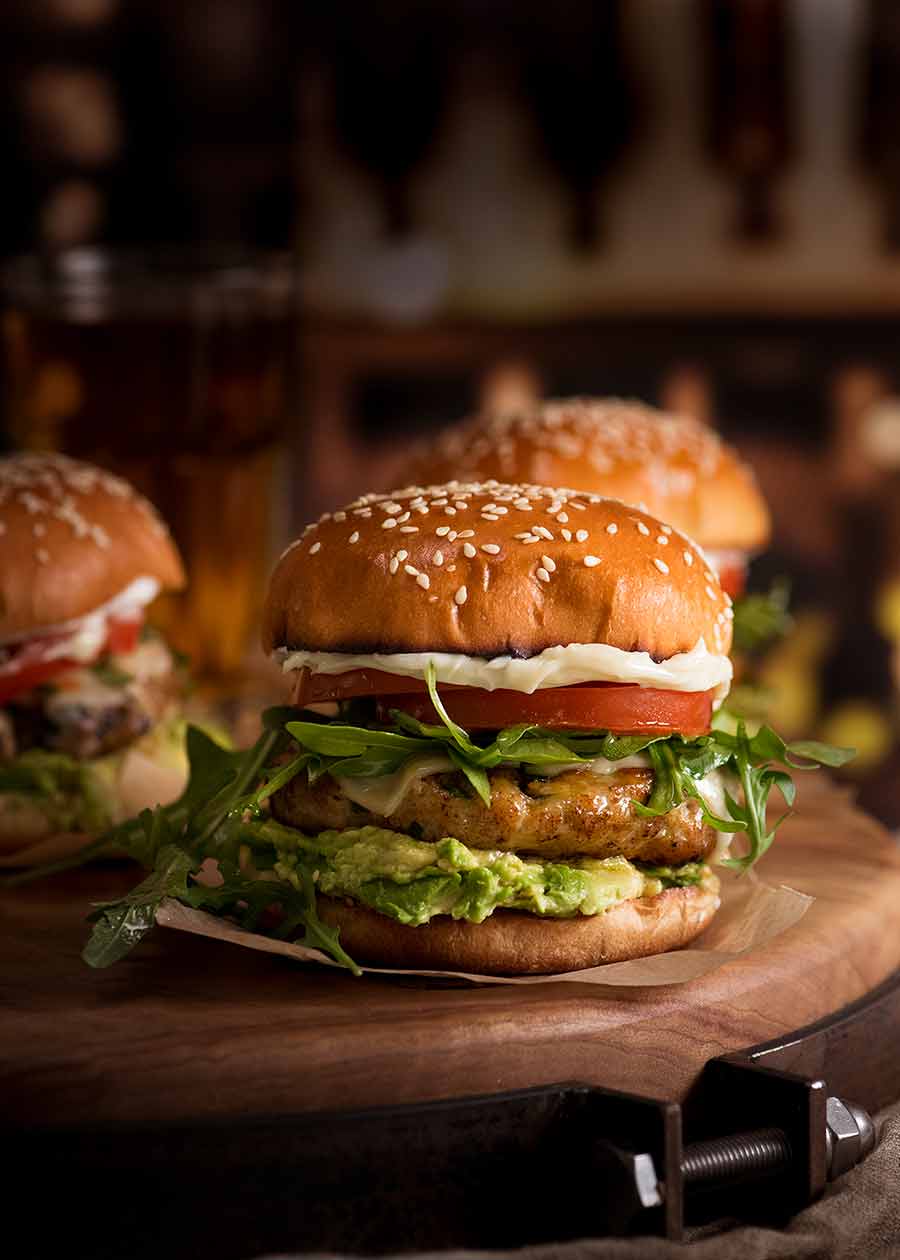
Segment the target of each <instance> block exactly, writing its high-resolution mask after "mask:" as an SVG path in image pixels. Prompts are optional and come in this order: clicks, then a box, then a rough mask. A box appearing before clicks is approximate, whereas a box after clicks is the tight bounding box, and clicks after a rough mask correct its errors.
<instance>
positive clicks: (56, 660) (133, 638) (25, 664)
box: [0, 617, 141, 704]
mask: <svg viewBox="0 0 900 1260" xmlns="http://www.w3.org/2000/svg"><path fill="white" fill-rule="evenodd" d="M140 631H141V618H139V617H137V618H134V617H132V618H129V619H128V620H124V619H122V618H121V617H119V618H114V617H110V618H109V620H108V621H107V634H106V640H105V642H104V644H103V646H102V647H101V648H100V650H99V652H98V653H97V655H96V656H95V657H94V658H93V659H94V660H97V659H99V657H101V656H103V655H104V654H105V653H107V652H112V653H114V654H116V655H122V654H124V653H127V652H133V651H134V649H135V648H136V647H137V643H138V638H139V636H140ZM67 637H68V636H67V635H65V634H59V633H57V634H48V635H44V636H42V637H41V638H39V639H29V640H27V641H26V642H24V643H21V644H16V645H15V646H13V648H12V650H11V655H10V659H9V660H8V661H5V662H4V663H3V664H0V704H6V703H7V701H9V700H12V699H13V698H14V697H15V696H18V695H22V694H24V693H25V692H26V691H31V690H32V689H33V688H34V687H39V686H40V685H41V684H42V683H45V682H49V680H50V679H51V678H55V677H56V675H57V674H62V673H65V671H66V670H69V669H73V668H75V669H77V668H78V667H79V666H80V665H89V664H91V662H90V661H77V660H73V659H72V658H71V657H67V656H53V657H49V659H48V652H49V651H50V649H51V648H57V647H59V645H60V644H61V643H64V642H65V640H66V638H67Z"/></svg>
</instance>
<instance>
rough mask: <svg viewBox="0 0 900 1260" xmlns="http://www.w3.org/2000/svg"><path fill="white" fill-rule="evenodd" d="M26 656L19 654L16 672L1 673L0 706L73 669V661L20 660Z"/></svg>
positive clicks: (33, 658)
mask: <svg viewBox="0 0 900 1260" xmlns="http://www.w3.org/2000/svg"><path fill="white" fill-rule="evenodd" d="M25 655H26V653H24V652H22V653H19V654H18V656H17V658H16V662H15V670H10V671H9V673H7V672H6V671H4V672H3V673H0V704H6V702H7V700H11V699H12V698H13V696H17V695H19V694H20V693H21V692H25V691H31V689H32V688H33V687H39V686H40V685H41V683H45V682H47V681H48V680H49V679H51V678H53V677H54V676H55V675H56V674H61V673H64V672H65V670H67V669H71V667H72V662H71V661H66V660H62V659H58V660H54V661H42V660H39V659H37V658H35V657H32V658H31V659H30V660H23V659H20V658H22V657H24V656H25Z"/></svg>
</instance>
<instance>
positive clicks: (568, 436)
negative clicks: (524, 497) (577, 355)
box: [407, 398, 786, 650]
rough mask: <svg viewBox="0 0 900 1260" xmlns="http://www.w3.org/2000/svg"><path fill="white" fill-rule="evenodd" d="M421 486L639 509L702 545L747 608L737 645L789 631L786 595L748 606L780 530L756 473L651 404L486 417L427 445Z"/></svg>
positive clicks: (418, 459)
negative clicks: (505, 487)
mask: <svg viewBox="0 0 900 1260" xmlns="http://www.w3.org/2000/svg"><path fill="white" fill-rule="evenodd" d="M407 472H408V475H409V478H410V480H411V481H413V482H416V483H428V482H435V481H448V480H449V479H450V478H453V477H457V478H460V479H462V480H477V481H486V480H488V479H489V478H491V477H495V478H497V479H498V480H499V481H525V482H536V483H538V484H541V485H552V486H571V487H572V488H574V489H576V490H587V491H592V492H594V493H595V494H604V495H609V496H611V497H612V498H616V499H622V500H624V502H626V503H639V504H641V505H642V506H644V507H646V508H647V510H648V511H649V512H652V513H653V514H654V515H656V516H658V517H659V518H660V519H661V520H664V521H668V522H669V523H670V524H671V525H674V526H675V528H676V529H680V530H682V531H683V532H684V533H686V534H688V535H689V536H690V537H691V538H693V539H695V540H696V541H697V542H698V543H699V544H700V546H701V547H702V548H703V550H704V552H705V554H706V557H707V559H708V560H709V562H710V564H711V566H712V567H713V569H715V571H716V572H717V573H718V575H719V580H720V582H721V584H722V587H723V589H724V590H725V591H727V593H728V594H729V595H731V597H732V598H733V599H735V600H738V601H739V602H738V604H737V606H736V608H735V628H734V632H735V641H736V643H737V645H738V646H739V647H741V648H742V649H745V650H753V649H755V648H758V647H760V646H762V644H763V643H765V642H766V641H767V640H768V639H769V638H771V637H772V636H774V635H775V634H777V633H778V632H779V631H780V630H781V629H783V628H784V625H785V602H786V596H785V592H784V591H783V590H782V589H781V588H775V589H773V591H772V592H771V593H770V594H769V595H768V596H760V595H754V596H752V597H750V598H749V599H741V598H740V597H741V596H742V595H743V594H744V588H745V585H746V579H747V568H748V564H749V561H750V559H751V557H752V556H753V555H754V553H756V552H758V551H760V550H761V549H762V548H763V547H765V546H766V544H767V543H768V541H769V537H770V532H771V522H770V518H769V511H768V508H767V506H766V503H765V500H764V499H763V497H762V495H761V494H760V491H759V488H758V486H757V484H756V480H755V478H754V476H753V473H752V471H751V469H750V468H749V467H748V466H747V465H746V464H745V463H743V462H742V461H741V459H740V457H739V456H738V454H737V452H736V451H735V450H734V449H733V448H732V447H730V446H728V445H726V444H725V443H724V442H722V441H721V440H720V439H719V437H718V436H717V435H716V434H715V433H714V432H713V431H712V430H711V429H710V428H709V427H708V426H707V425H705V424H701V423H700V422H699V421H697V420H694V419H692V418H690V417H688V416H682V415H672V414H670V413H667V412H663V411H659V410H657V409H656V408H654V407H648V406H645V405H644V404H642V403H638V402H631V401H622V400H620V399H614V398H612V399H610V398H606V399H604V398H567V399H557V400H553V401H549V402H546V403H544V404H542V405H541V406H539V407H537V408H535V410H534V411H530V412H525V413H523V414H517V415H496V416H482V417H476V418H474V419H472V420H468V421H466V422H464V423H462V424H460V425H457V426H456V427H455V428H451V429H448V430H447V431H446V432H445V433H443V434H441V435H440V436H439V437H438V439H437V441H436V442H434V443H432V444H429V445H424V444H423V445H422V446H421V447H420V448H419V450H418V451H417V452H416V454H415V455H414V456H413V459H412V461H411V463H410V465H409V467H408V469H407Z"/></svg>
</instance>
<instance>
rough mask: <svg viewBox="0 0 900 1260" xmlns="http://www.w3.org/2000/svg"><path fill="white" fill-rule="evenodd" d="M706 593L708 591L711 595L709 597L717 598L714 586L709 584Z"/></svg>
mask: <svg viewBox="0 0 900 1260" xmlns="http://www.w3.org/2000/svg"><path fill="white" fill-rule="evenodd" d="M706 593H707V595H708V596H709V598H710V599H715V598H716V592H715V591H714V590H713V588H712V587H711V586H707V588H706Z"/></svg>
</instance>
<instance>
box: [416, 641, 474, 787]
mask: <svg viewBox="0 0 900 1260" xmlns="http://www.w3.org/2000/svg"><path fill="white" fill-rule="evenodd" d="M425 686H426V687H427V688H428V695H429V697H430V698H431V703H432V704H433V705H434V708H435V711H436V713H437V715H438V717H439V718H440V719H441V721H442V722H443V724H444V726H446V728H447V730H448V731H449V732H450V735H451V737H452V739H453V742H454V743H455V744H456V746H457V747H458V748H459V750H460V752H461V753H462V754H463V755H464V756H465V757H467V758H469V760H472V761H474V762H475V764H476V765H477V764H478V758H479V757H481V756H482V755H483V753H484V749H482V748H479V747H478V745H477V744H473V743H472V741H471V740H470V739H469V735H468V732H467V731H464V730H463V728H462V727H461V726H460V725H459V724H458V723H456V722H454V721H453V719H452V718H451V717H450V716H449V715H448V713H447V710H446V709H445V708H444V702H443V700H441V697H440V696H439V695H438V689H437V670H436V668H435V664H434V661H429V662H428V665H427V667H426V669H425Z"/></svg>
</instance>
